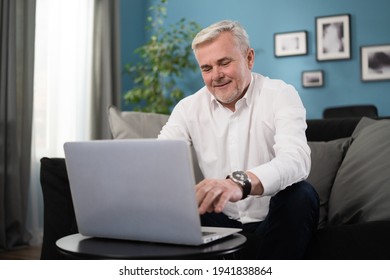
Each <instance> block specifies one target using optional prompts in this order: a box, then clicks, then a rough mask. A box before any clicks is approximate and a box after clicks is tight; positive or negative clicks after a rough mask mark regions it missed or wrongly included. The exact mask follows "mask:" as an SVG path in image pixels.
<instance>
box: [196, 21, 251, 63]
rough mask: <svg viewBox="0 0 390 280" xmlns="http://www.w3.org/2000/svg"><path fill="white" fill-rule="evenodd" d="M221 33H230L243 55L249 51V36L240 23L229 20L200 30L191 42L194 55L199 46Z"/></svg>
mask: <svg viewBox="0 0 390 280" xmlns="http://www.w3.org/2000/svg"><path fill="white" fill-rule="evenodd" d="M222 32H231V33H232V34H233V36H234V38H235V39H236V43H237V44H238V46H239V47H240V49H241V51H242V53H243V54H244V55H245V53H246V52H247V51H248V49H249V36H248V34H247V33H246V31H245V29H244V28H243V27H242V26H241V24H240V23H238V22H237V21H231V20H223V21H219V22H217V23H214V24H212V25H210V26H208V27H206V28H204V29H203V30H201V31H200V32H199V33H198V34H197V35H196V36H195V38H194V40H193V41H192V50H193V51H194V53H195V52H196V49H197V48H198V46H199V45H200V44H202V43H204V42H209V41H212V40H214V39H216V38H217V37H218V36H219V35H220V34H221V33H222Z"/></svg>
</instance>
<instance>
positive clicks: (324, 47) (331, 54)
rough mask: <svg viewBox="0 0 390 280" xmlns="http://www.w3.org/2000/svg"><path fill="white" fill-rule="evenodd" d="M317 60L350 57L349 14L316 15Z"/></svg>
mask: <svg viewBox="0 0 390 280" xmlns="http://www.w3.org/2000/svg"><path fill="white" fill-rule="evenodd" d="M316 42H317V60H318V61H325V60H341V59H351V17H350V15H349V14H345V15H335V16H325V17H316Z"/></svg>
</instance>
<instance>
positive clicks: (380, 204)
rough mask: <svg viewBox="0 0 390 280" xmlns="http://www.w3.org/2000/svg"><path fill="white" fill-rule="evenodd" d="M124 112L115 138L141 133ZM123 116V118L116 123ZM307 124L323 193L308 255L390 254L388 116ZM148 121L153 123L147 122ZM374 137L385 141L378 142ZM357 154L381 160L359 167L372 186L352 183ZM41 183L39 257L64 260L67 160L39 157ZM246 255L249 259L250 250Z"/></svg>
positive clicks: (69, 218)
mask: <svg viewBox="0 0 390 280" xmlns="http://www.w3.org/2000/svg"><path fill="white" fill-rule="evenodd" d="M127 113H129V112H127ZM124 114H126V113H125V112H122V113H121V112H119V111H115V108H111V115H109V116H110V125H111V129H112V132H113V137H114V138H127V137H137V135H133V134H132V133H134V131H131V132H125V131H124V130H123V129H124V125H126V123H127V124H128V122H129V116H125V115H124ZM130 118H131V119H132V122H134V121H136V123H137V124H144V123H145V119H144V118H143V117H142V118H141V119H140V118H139V116H136V120H134V116H131V117H130ZM147 118H148V119H150V118H154V120H153V123H152V125H154V126H155V127H154V128H153V129H154V130H156V131H157V130H158V129H159V127H160V126H162V125H163V123H164V121H165V118H164V117H162V118H161V116H153V115H148V116H147ZM120 121H122V123H121V124H119V125H118V122H120ZM113 122H115V123H113ZM156 123H157V124H156ZM307 124H308V128H307V130H306V135H307V138H308V141H309V145H310V147H311V149H312V172H311V173H310V176H309V178H308V181H310V182H311V183H312V184H313V185H314V186H315V187H316V189H317V192H318V193H319V196H320V199H321V217H320V223H319V228H318V230H317V232H316V234H315V236H314V237H313V239H312V241H311V243H310V245H309V247H308V249H307V252H306V255H305V258H306V259H390V238H388V237H389V236H390V203H389V202H388V201H390V200H387V198H389V199H390V175H389V174H388V173H390V172H389V171H390V154H389V157H388V158H387V160H386V155H387V153H389V152H388V150H389V148H386V147H387V146H388V147H390V120H373V119H366V118H363V119H362V120H361V119H360V118H349V119H322V120H308V121H307ZM150 125H151V123H150V122H149V123H148V126H150ZM141 126H143V125H141ZM369 128H370V129H371V131H370V129H369ZM386 128H388V129H386ZM126 129H127V128H126ZM126 133H127V134H126ZM129 133H130V134H129ZM382 134H384V135H382ZM138 136H139V135H138ZM147 136H148V137H152V136H153V135H147ZM367 137H368V139H366V138H367ZM370 137H371V138H373V137H374V138H373V139H371V138H370ZM375 137H376V138H375ZM377 138H379V139H377ZM365 141H366V142H365ZM367 141H368V142H367ZM375 141H377V142H378V141H379V143H382V142H385V143H383V146H380V147H377V146H378V145H377V144H376V142H375ZM367 143H374V144H373V145H375V147H371V146H372V145H371V144H369V145H368V146H369V147H368V148H367V147H365V146H364V145H366V146H367ZM370 149H373V150H370ZM378 149H379V151H380V152H379V153H378ZM356 151H358V152H356ZM374 153H378V154H374ZM355 154H357V156H359V155H360V154H362V156H363V157H366V156H367V154H368V155H370V157H368V158H363V160H364V163H366V162H367V164H377V166H371V169H373V171H372V172H371V171H370V170H371V169H370V170H360V171H358V172H357V174H362V175H365V174H366V173H368V174H369V176H375V177H380V178H379V179H375V180H373V183H372V184H373V187H372V189H371V190H370V189H369V188H370V184H371V183H370V182H371V181H370V182H369V183H367V179H366V178H362V179H361V181H362V182H363V183H364V185H363V186H362V187H361V191H360V190H357V189H356V188H355V185H356V187H358V186H357V185H359V183H357V184H356V183H354V182H353V180H359V181H358V182H360V179H359V178H356V176H357V175H356V174H353V176H352V178H350V177H349V178H348V174H350V173H353V172H351V171H350V169H351V168H353V169H356V168H355V167H354V164H355V165H356V164H359V166H360V165H364V163H363V164H360V163H359V160H360V159H356V156H355ZM370 159H372V161H373V162H371V161H370ZM378 160H379V162H380V164H378ZM351 162H352V163H351ZM351 165H352V167H351ZM386 168H388V169H386ZM366 171H370V172H366ZM345 174H346V175H345ZM378 174H379V175H378ZM340 177H342V178H340ZM345 177H347V178H345ZM369 179H370V180H371V178H369ZM348 180H352V183H351V184H349V183H348ZM375 184H380V186H379V187H377V186H376V185H375ZM41 185H42V191H43V199H44V237H43V245H42V254H41V259H62V258H63V257H62V256H61V254H59V253H58V251H57V249H56V247H55V242H56V240H57V239H59V238H61V237H63V236H66V235H69V234H72V233H76V232H77V225H76V220H75V215H74V210H73V204H72V199H71V194H70V190H69V182H68V178H67V173H66V166H65V161H64V159H62V158H42V159H41ZM366 188H368V193H369V195H367V194H366V192H367V190H366ZM360 192H361V193H360ZM377 192H379V193H377ZM335 193H337V194H335ZM355 194H356V195H357V196H358V198H357V199H355V200H354V199H352V200H351V199H350V198H351V197H352V198H353V196H354V195H355ZM362 197H363V198H362ZM386 200H387V203H386ZM367 204H368V206H367ZM249 242H250V241H249ZM249 253H250V251H249ZM244 257H245V258H250V255H246V256H244Z"/></svg>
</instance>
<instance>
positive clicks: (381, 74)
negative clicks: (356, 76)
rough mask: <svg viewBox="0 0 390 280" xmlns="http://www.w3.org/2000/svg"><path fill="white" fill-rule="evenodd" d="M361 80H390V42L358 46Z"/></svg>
mask: <svg viewBox="0 0 390 280" xmlns="http://www.w3.org/2000/svg"><path fill="white" fill-rule="evenodd" d="M360 65H361V77H362V81H364V82H369V81H382V80H390V44H389V45H376V46H362V47H360Z"/></svg>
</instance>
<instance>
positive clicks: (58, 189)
mask: <svg viewBox="0 0 390 280" xmlns="http://www.w3.org/2000/svg"><path fill="white" fill-rule="evenodd" d="M40 180H41V187H42V193H43V206H44V215H43V218H44V220H43V243H42V252H41V259H63V256H62V255H61V254H60V253H59V252H58V251H57V248H56V245H55V243H56V241H57V240H58V239H59V238H61V237H64V236H66V235H69V234H73V233H76V232H77V231H78V230H77V224H76V218H75V214H74V209H73V202H72V197H71V193H70V187H69V181H68V174H67V171H66V165H65V159H63V158H42V159H41V173H40Z"/></svg>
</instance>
